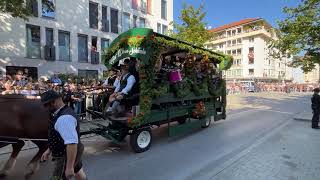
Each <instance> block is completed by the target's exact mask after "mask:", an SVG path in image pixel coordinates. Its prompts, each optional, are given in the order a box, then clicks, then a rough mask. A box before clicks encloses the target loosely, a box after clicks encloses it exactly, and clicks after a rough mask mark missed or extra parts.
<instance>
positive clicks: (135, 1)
mask: <svg viewBox="0 0 320 180" xmlns="http://www.w3.org/2000/svg"><path fill="white" fill-rule="evenodd" d="M132 9H135V10H137V9H138V0H132Z"/></svg>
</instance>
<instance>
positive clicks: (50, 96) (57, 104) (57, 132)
mask: <svg viewBox="0 0 320 180" xmlns="http://www.w3.org/2000/svg"><path fill="white" fill-rule="evenodd" d="M41 102H42V103H43V105H44V106H45V107H46V108H47V109H48V110H49V112H50V122H49V133H48V144H49V148H48V149H47V151H46V152H45V153H43V155H42V158H41V160H48V159H49V156H51V155H52V158H53V159H54V171H53V175H52V179H54V180H60V179H61V180H66V179H71V178H72V177H75V178H76V179H77V180H85V179H86V174H85V173H84V171H83V168H82V160H81V157H82V154H83V151H84V146H83V144H82V143H81V141H80V127H79V119H78V117H77V115H76V114H75V113H74V111H73V110H72V109H71V108H70V107H68V106H67V105H65V104H64V103H63V101H62V98H61V96H60V95H59V94H58V93H57V92H55V91H53V90H49V91H46V92H44V93H43V94H41Z"/></svg>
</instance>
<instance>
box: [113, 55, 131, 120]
mask: <svg viewBox="0 0 320 180" xmlns="http://www.w3.org/2000/svg"><path fill="white" fill-rule="evenodd" d="M129 61H130V59H129V58H126V59H123V60H120V62H119V64H120V67H121V78H120V83H117V84H116V89H115V91H114V93H113V94H111V95H110V98H109V104H110V106H109V107H108V109H107V114H111V113H114V112H116V110H117V109H118V107H119V105H120V102H121V100H123V99H124V98H125V96H127V95H128V94H129V92H130V91H131V89H132V88H133V85H134V84H135V83H136V78H135V77H134V75H132V74H131V73H130V72H129Z"/></svg>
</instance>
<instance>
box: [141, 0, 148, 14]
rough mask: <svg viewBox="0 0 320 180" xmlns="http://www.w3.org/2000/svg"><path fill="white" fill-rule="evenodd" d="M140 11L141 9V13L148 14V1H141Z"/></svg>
mask: <svg viewBox="0 0 320 180" xmlns="http://www.w3.org/2000/svg"><path fill="white" fill-rule="evenodd" d="M140 3H141V4H140V6H141V7H140V9H141V12H143V13H147V0H141V2H140Z"/></svg>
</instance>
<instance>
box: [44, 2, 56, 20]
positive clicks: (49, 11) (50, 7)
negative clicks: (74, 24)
mask: <svg viewBox="0 0 320 180" xmlns="http://www.w3.org/2000/svg"><path fill="white" fill-rule="evenodd" d="M54 1H55V0H42V16H43V17H48V18H55V16H56V12H55V2H54Z"/></svg>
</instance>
